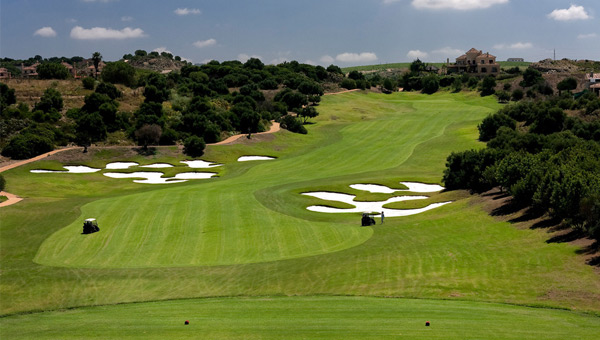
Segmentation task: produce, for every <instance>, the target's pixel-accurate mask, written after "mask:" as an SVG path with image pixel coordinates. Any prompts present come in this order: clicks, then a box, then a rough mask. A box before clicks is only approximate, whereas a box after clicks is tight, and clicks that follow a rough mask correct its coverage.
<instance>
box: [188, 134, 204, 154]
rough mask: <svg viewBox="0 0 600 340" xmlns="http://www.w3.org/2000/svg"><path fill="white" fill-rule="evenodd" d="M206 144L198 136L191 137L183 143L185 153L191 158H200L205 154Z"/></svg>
mask: <svg viewBox="0 0 600 340" xmlns="http://www.w3.org/2000/svg"><path fill="white" fill-rule="evenodd" d="M205 147H206V143H204V139H202V138H200V137H198V136H190V137H188V138H187V139H186V140H185V142H184V143H183V153H185V154H186V155H188V156H191V157H200V156H202V155H203V154H204V148H205Z"/></svg>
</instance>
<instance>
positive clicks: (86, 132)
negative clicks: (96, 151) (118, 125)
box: [76, 112, 106, 153]
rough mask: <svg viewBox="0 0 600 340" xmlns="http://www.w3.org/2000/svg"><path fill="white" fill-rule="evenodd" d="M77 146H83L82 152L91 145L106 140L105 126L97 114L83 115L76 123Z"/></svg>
mask: <svg viewBox="0 0 600 340" xmlns="http://www.w3.org/2000/svg"><path fill="white" fill-rule="evenodd" d="M76 138H77V145H80V146H83V152H84V153H85V152H87V148H88V147H89V146H90V145H92V144H93V143H96V142H99V141H102V140H105V139H106V125H105V124H104V121H103V120H102V116H100V114H99V113H98V112H93V113H85V114H83V115H81V116H80V117H79V119H77V121H76Z"/></svg>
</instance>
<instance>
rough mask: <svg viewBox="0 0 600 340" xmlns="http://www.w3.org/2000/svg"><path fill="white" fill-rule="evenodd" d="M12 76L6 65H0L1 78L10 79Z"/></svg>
mask: <svg viewBox="0 0 600 340" xmlns="http://www.w3.org/2000/svg"><path fill="white" fill-rule="evenodd" d="M10 78H11V74H10V72H9V71H8V70H7V69H6V68H4V67H0V79H10Z"/></svg>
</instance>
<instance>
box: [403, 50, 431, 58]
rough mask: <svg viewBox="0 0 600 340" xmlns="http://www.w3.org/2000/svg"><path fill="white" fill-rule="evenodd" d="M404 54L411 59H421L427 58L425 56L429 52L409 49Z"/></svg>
mask: <svg viewBox="0 0 600 340" xmlns="http://www.w3.org/2000/svg"><path fill="white" fill-rule="evenodd" d="M406 56H407V57H409V58H411V59H423V58H427V56H429V54H428V53H427V52H422V51H419V50H411V51H408V53H407V54H406Z"/></svg>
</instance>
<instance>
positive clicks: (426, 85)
mask: <svg viewBox="0 0 600 340" xmlns="http://www.w3.org/2000/svg"><path fill="white" fill-rule="evenodd" d="M422 82H423V89H422V92H423V93H427V94H433V93H436V92H437V90H438V89H439V88H440V81H439V78H438V76H436V75H435V74H431V75H428V76H426V77H424V78H423V80H422Z"/></svg>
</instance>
